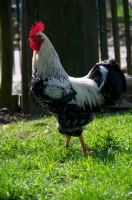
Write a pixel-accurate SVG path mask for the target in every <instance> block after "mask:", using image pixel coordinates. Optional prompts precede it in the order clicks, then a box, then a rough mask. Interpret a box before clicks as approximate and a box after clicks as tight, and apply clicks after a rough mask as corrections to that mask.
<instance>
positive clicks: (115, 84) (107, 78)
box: [88, 59, 127, 105]
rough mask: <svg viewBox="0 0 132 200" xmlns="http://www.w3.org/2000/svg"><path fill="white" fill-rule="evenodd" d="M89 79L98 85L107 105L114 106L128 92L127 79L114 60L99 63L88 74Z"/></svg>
mask: <svg viewBox="0 0 132 200" xmlns="http://www.w3.org/2000/svg"><path fill="white" fill-rule="evenodd" d="M88 78H90V79H92V80H94V81H95V82H96V83H97V84H98V87H99V89H98V92H100V93H102V94H103V96H104V98H105V101H106V104H108V105H114V104H116V101H117V100H118V99H119V98H120V96H121V94H122V93H123V92H126V91H127V85H126V79H125V76H124V74H123V72H122V71H121V70H120V68H119V64H118V63H117V62H116V61H115V60H114V59H109V60H105V61H103V62H100V63H97V64H96V65H95V66H94V67H93V68H92V70H91V71H90V72H89V74H88Z"/></svg>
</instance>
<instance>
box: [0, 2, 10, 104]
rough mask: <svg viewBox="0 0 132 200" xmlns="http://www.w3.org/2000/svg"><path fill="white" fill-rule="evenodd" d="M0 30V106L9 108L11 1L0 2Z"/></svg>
mask: <svg viewBox="0 0 132 200" xmlns="http://www.w3.org/2000/svg"><path fill="white" fill-rule="evenodd" d="M0 28H1V50H2V59H1V62H2V63H1V65H2V66H1V69H2V77H1V97H0V106H1V107H8V108H10V106H11V93H12V69H13V37H12V22H11V1H10V0H6V2H5V1H0Z"/></svg>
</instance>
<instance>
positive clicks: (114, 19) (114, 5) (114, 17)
mask: <svg viewBox="0 0 132 200" xmlns="http://www.w3.org/2000/svg"><path fill="white" fill-rule="evenodd" d="M110 4H111V15H112V28H113V39H114V49H115V60H116V61H117V62H118V63H119V64H120V43H119V29H118V18H117V2H116V0H110Z"/></svg>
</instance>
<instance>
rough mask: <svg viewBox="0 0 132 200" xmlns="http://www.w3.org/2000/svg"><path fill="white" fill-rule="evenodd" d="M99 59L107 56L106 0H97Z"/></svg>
mask: <svg viewBox="0 0 132 200" xmlns="http://www.w3.org/2000/svg"><path fill="white" fill-rule="evenodd" d="M98 18H99V30H100V48H101V59H102V60H104V59H107V58H108V45H107V14H106V0H98Z"/></svg>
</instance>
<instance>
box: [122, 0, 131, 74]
mask: <svg viewBox="0 0 132 200" xmlns="http://www.w3.org/2000/svg"><path fill="white" fill-rule="evenodd" d="M123 10H124V25H125V37H126V49H127V58H126V59H127V73H128V75H132V60H131V59H132V58H131V35H130V20H129V9H128V0H123Z"/></svg>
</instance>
